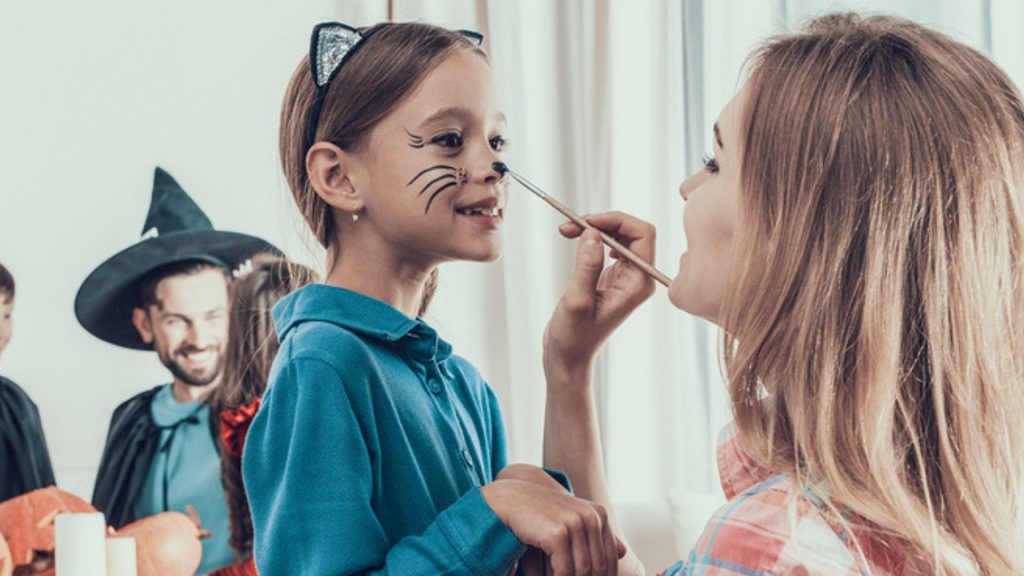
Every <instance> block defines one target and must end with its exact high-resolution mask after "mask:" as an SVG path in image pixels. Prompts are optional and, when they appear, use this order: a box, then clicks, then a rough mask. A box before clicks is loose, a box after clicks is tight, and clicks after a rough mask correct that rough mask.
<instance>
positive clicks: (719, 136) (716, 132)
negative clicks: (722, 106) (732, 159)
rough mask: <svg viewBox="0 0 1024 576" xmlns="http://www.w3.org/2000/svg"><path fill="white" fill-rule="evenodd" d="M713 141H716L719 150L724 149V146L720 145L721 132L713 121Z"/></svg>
mask: <svg viewBox="0 0 1024 576" xmlns="http://www.w3.org/2000/svg"><path fill="white" fill-rule="evenodd" d="M715 142H718V148H719V149H720V150H725V146H723V145H722V132H721V131H720V130H719V129H718V122H715Z"/></svg>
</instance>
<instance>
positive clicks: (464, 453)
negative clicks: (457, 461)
mask: <svg viewBox="0 0 1024 576" xmlns="http://www.w3.org/2000/svg"><path fill="white" fill-rule="evenodd" d="M462 459H463V460H465V461H466V468H472V467H473V457H472V456H470V455H469V450H467V449H466V448H463V449H462Z"/></svg>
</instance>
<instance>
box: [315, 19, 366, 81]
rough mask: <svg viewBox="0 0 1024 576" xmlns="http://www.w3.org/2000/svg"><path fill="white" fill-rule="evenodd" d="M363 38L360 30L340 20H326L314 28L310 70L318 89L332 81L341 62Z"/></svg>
mask: <svg viewBox="0 0 1024 576" xmlns="http://www.w3.org/2000/svg"><path fill="white" fill-rule="evenodd" d="M363 39H364V36H363V35H362V34H361V33H360V32H359V30H356V29H355V28H353V27H351V26H349V25H347V24H342V23H340V22H325V23H323V24H317V25H316V27H315V28H313V36H312V38H311V39H310V45H309V71H310V74H312V76H313V80H314V81H315V82H316V87H317V88H318V89H319V88H323V87H324V86H326V85H328V84H330V83H331V79H332V78H334V75H335V74H336V73H337V72H338V69H339V68H341V64H342V63H343V62H344V61H345V59H346V58H348V56H349V54H351V53H352V52H353V48H355V47H356V46H358V45H359V43H360V42H362V40H363Z"/></svg>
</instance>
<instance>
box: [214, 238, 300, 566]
mask: <svg viewBox="0 0 1024 576" xmlns="http://www.w3.org/2000/svg"><path fill="white" fill-rule="evenodd" d="M315 278H316V274H315V273H314V272H313V271H312V270H310V269H308V268H306V267H305V266H302V265H300V264H294V263H292V262H289V261H288V260H286V259H284V258H279V257H276V256H269V255H260V256H257V257H255V258H253V259H252V261H251V262H250V264H249V265H248V266H245V267H243V270H242V272H241V273H240V274H239V277H238V278H237V279H236V280H235V282H234V284H233V285H232V288H231V313H230V314H231V317H230V323H229V328H228V342H227V347H226V350H225V357H224V377H223V381H222V382H221V384H220V386H218V387H217V388H216V389H215V390H214V393H213V397H212V398H211V399H210V410H211V413H213V414H219V415H220V416H219V417H220V427H221V446H220V448H221V476H222V480H223V482H224V496H225V498H226V499H227V503H228V520H229V521H230V526H231V535H230V538H229V540H228V541H229V543H230V544H231V547H232V548H233V549H234V550H235V553H236V554H237V556H238V558H239V561H238V562H237V563H235V564H232V565H231V566H227V567H225V568H221V569H219V570H217V571H215V572H213V573H212V574H211V576H256V574H257V572H256V565H255V563H254V562H253V559H252V519H251V518H250V516H249V502H248V500H247V499H246V497H245V487H244V485H243V483H242V447H243V446H244V445H245V435H246V432H247V431H248V429H249V425H250V423H251V422H252V418H253V417H254V416H255V415H256V412H257V411H258V410H259V406H260V400H261V399H262V397H263V392H264V391H265V390H266V388H267V377H268V376H269V375H270V365H271V363H272V362H273V361H274V356H275V355H276V354H277V348H278V341H277V335H276V334H274V321H273V319H272V318H271V316H270V312H271V310H272V309H273V307H274V304H276V303H277V301H278V300H280V299H281V298H282V297H283V296H284V295H285V294H288V293H289V292H291V291H292V290H295V289H297V288H299V287H301V286H304V285H306V284H308V283H309V282H311V281H313V280H314V279H315Z"/></svg>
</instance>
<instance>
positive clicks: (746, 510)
mask: <svg viewBox="0 0 1024 576" xmlns="http://www.w3.org/2000/svg"><path fill="white" fill-rule="evenodd" d="M718 471H719V476H720V477H721V481H722V488H723V490H724V491H725V496H726V498H728V500H729V502H727V503H726V505H725V506H723V507H722V508H721V509H719V510H718V512H716V513H715V514H714V516H712V517H711V519H710V520H709V521H708V523H707V526H705V527H704V532H703V533H702V534H701V536H700V538H699V539H698V540H697V543H696V544H695V545H694V547H693V550H691V551H690V554H689V557H688V558H687V559H686V560H683V561H680V562H678V563H676V564H674V565H672V566H671V567H670V568H669V569H668V570H666V571H665V572H663V573H662V576H683V575H687V576H689V575H694V576H726V575H736V574H742V575H744V576H755V575H756V576H772V575H783V574H786V575H801V576H802V575H811V574H823V575H829V576H853V575H858V576H860V575H871V576H886V575H890V574H899V573H900V572H901V569H900V562H899V557H898V555H897V554H895V553H893V552H891V551H890V550H888V549H886V548H884V547H882V546H880V545H878V544H872V540H871V539H868V538H851V537H850V532H849V529H850V526H851V524H852V523H851V522H849V520H848V519H847V520H846V521H844V520H843V519H842V518H840V517H839V515H838V514H836V512H835V511H834V510H832V509H830V508H829V507H828V506H827V505H826V504H825V503H824V502H823V501H822V500H821V498H820V497H818V496H816V495H815V494H814V492H813V491H812V490H810V489H809V488H804V487H798V486H797V485H796V484H795V483H794V482H793V480H792V479H791V478H790V477H789V476H786V475H774V474H772V473H771V472H769V471H768V470H766V469H765V468H763V467H761V466H760V465H758V464H757V463H756V462H754V461H753V460H752V459H751V458H750V457H749V456H747V455H746V453H745V452H744V451H743V449H742V447H741V445H740V441H739V438H738V437H737V434H736V429H735V428H734V427H733V426H728V427H726V429H725V430H723V431H722V435H721V437H720V442H719V446H718ZM854 528H856V527H854ZM854 540H857V541H859V543H860V545H861V547H863V556H862V555H861V552H860V551H858V549H857V543H856V542H854ZM865 559H866V560H867V562H866V563H865Z"/></svg>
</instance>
